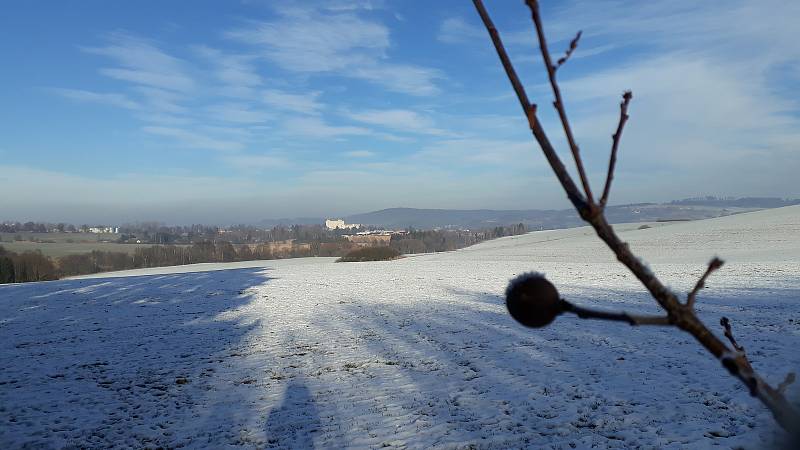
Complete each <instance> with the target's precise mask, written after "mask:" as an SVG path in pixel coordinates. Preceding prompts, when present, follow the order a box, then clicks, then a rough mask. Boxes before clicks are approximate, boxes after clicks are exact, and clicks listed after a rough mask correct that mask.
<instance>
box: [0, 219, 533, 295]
mask: <svg viewBox="0 0 800 450" xmlns="http://www.w3.org/2000/svg"><path fill="white" fill-rule="evenodd" d="M303 229H305V230H310V231H308V232H307V233H303V231H302V230H303ZM289 230H291V229H289ZM287 231H288V230H287ZM314 231H315V230H314V229H313V228H311V227H302V228H301V227H297V228H295V229H294V230H291V231H288V232H290V233H292V234H295V235H297V234H300V235H301V236H302V237H303V238H305V239H304V240H307V241H311V242H305V243H291V244H287V245H285V246H284V247H280V248H276V247H274V246H272V245H270V244H269V243H260V244H233V243H231V242H229V241H220V240H217V241H211V240H203V241H199V242H195V243H193V244H191V245H153V246H149V247H138V248H136V249H135V250H134V251H133V253H125V252H106V251H100V250H94V251H92V252H88V253H81V254H72V255H65V256H60V257H56V258H53V257H49V256H46V255H44V254H42V252H41V251H38V250H35V251H25V252H22V253H15V252H11V251H8V250H6V249H4V248H3V247H2V246H0V283H24V282H29V281H49V280H57V279H59V278H61V277H70V276H76V275H88V274H93V273H99V272H110V271H117V270H129V269H141V268H150V267H164V266H176V265H184V264H195V263H223V262H235V261H252V260H267V259H281V258H299V257H308V256H335V257H341V256H344V255H346V254H347V253H348V252H350V251H352V250H355V249H357V248H360V247H361V246H360V245H359V244H355V243H352V242H349V241H347V240H346V239H343V238H340V237H339V238H331V237H330V236H329V235H326V234H324V233H319V234H316V235H315V233H314ZM320 231H321V230H320ZM526 231H527V229H526V228H525V226H524V225H523V224H517V225H513V226H509V227H495V228H491V229H485V230H480V231H466V230H425V231H418V230H408V231H407V232H406V233H405V234H398V235H394V236H392V239H391V242H390V244H389V247H391V248H392V249H394V250H396V251H397V252H398V253H401V254H408V253H429V252H443V251H449V250H456V249H459V248H464V247H467V246H470V245H473V244H476V243H478V242H481V241H485V240H488V239H494V238H497V237H502V236H511V235H515V234H522V233H525V232H526Z"/></svg>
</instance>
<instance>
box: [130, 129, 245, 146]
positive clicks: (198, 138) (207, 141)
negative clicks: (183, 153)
mask: <svg viewBox="0 0 800 450" xmlns="http://www.w3.org/2000/svg"><path fill="white" fill-rule="evenodd" d="M142 131H144V132H145V133H149V134H153V135H157V136H163V137H167V138H170V139H173V140H174V141H175V142H177V143H179V144H181V145H183V146H186V147H189V148H200V149H208V150H219V151H235V150H242V149H243V148H244V144H242V142H240V141H238V140H233V139H231V140H227V139H217V138H214V137H211V136H208V135H206V134H203V133H198V132H194V131H190V130H186V129H183V128H175V127H160V126H146V127H143V128H142Z"/></svg>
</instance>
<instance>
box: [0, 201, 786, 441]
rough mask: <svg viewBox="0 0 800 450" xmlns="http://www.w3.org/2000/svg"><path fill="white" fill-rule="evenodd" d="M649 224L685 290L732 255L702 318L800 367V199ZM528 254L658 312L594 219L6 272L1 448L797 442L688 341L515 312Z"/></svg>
mask: <svg viewBox="0 0 800 450" xmlns="http://www.w3.org/2000/svg"><path fill="white" fill-rule="evenodd" d="M640 225H641V224H635V225H634V224H632V225H619V226H617V229H618V230H620V232H621V236H622V237H623V239H624V240H626V241H628V242H629V243H630V245H631V247H632V248H633V250H634V251H635V252H637V253H639V254H640V256H642V257H644V259H645V260H647V261H648V262H649V263H650V265H651V267H652V268H653V270H654V271H655V272H656V273H657V274H658V275H659V276H660V277H661V278H662V279H663V280H664V281H665V282H667V283H668V284H669V285H670V286H672V287H673V289H675V290H676V291H677V292H686V291H688V290H689V289H690V288H691V286H692V285H693V284H694V282H695V281H696V279H697V277H698V276H699V275H700V274H701V273H702V271H703V269H704V265H705V263H706V262H707V260H708V259H710V258H711V257H712V256H713V255H715V254H716V255H719V256H720V257H722V258H724V259H726V260H727V261H728V264H727V265H726V266H725V267H724V268H723V269H722V270H720V271H719V272H718V273H716V274H714V276H713V277H712V279H711V280H710V282H709V283H708V288H707V289H705V290H703V291H702V293H701V295H700V297H699V298H698V309H699V312H700V314H701V316H702V317H703V319H705V320H706V321H707V323H709V324H715V323H717V322H718V320H719V318H720V317H721V316H722V315H725V316H728V317H729V318H730V319H731V320H732V322H733V326H734V332H735V334H736V335H737V338H738V340H739V341H740V342H741V343H742V344H743V345H744V346H745V347H746V348H747V350H748V352H749V355H750V357H751V359H752V361H753V363H754V365H755V366H756V367H757V368H758V369H759V370H760V371H761V372H762V374H763V375H765V376H766V377H767V378H768V379H769V380H772V381H776V380H780V379H782V378H783V376H784V375H785V373H786V372H787V371H788V370H794V371H800V352H797V348H798V347H800V207H788V208H780V209H775V210H767V211H760V212H756V213H747V214H741V215H737V216H730V217H724V218H719V219H710V220H705V221H698V222H687V223H673V224H666V225H664V224H653V227H652V228H649V229H642V230H640V229H638V227H639V226H640ZM225 268H227V269H228V270H219V269H225ZM530 270H537V271H542V272H545V273H546V274H547V276H548V277H549V278H550V279H551V280H552V281H553V282H554V283H555V284H556V286H558V287H559V290H560V291H561V293H562V295H564V296H565V297H567V298H569V299H570V300H572V301H575V302H577V303H582V304H592V305H595V306H598V307H607V308H609V309H614V310H616V309H623V308H624V309H626V310H629V311H636V312H656V311H657V309H656V307H655V306H654V302H653V301H652V300H651V299H650V298H649V297H648V295H646V293H645V292H644V290H643V289H642V288H641V286H640V285H639V284H638V283H637V282H636V280H634V279H633V278H632V276H630V275H629V274H627V273H626V272H625V270H624V269H623V268H622V267H621V266H619V264H618V263H616V262H615V261H614V259H613V257H612V256H611V254H610V252H609V251H608V250H607V249H605V248H604V247H603V246H602V244H601V243H599V241H597V239H596V238H595V237H594V236H593V235H592V234H591V230H588V229H586V228H580V229H570V230H556V231H546V232H536V233H530V234H527V235H524V236H515V237H510V238H503V239H498V240H495V241H490V242H486V243H483V244H480V245H477V246H474V247H471V248H468V249H464V250H460V251H457V252H451V253H443V254H435V255H421V256H414V257H408V258H404V259H401V260H397V261H391V262H376V263H351V264H336V263H334V262H333V259H332V258H309V259H297V260H283V261H264V262H255V263H246V264H239V265H198V266H184V267H178V268H161V269H151V270H147V271H132V272H128V273H116V274H103V275H102V276H98V277H95V278H87V279H76V280H65V281H58V282H49V283H34V284H26V285H11V286H0V448H18V447H24V446H26V445H27V446H29V447H32V448H40V447H43V448H61V447H75V448H80V447H89V448H106V447H132V448H143V447H151V448H156V447H159V446H162V447H178V446H182V447H189V448H225V447H244V448H303V447H317V448H343V447H357V448H377V447H390V448H520V447H531V448H553V449H556V448H559V449H560V448H564V449H567V448H591V447H593V446H595V447H599V448H693V449H702V448H731V447H737V446H743V447H745V448H754V449H755V448H763V447H764V446H765V445H767V444H768V443H769V442H771V441H772V440H773V439H774V438H775V437H776V436H780V433H779V432H778V430H776V428H775V426H774V425H773V423H772V420H771V418H770V417H769V414H768V413H767V412H766V410H765V409H764V408H763V407H762V406H761V405H760V404H759V403H758V402H757V401H755V400H753V399H752V398H750V397H749V395H748V394H747V392H746V391H745V389H743V388H742V387H741V386H740V385H739V384H738V382H736V381H735V380H733V379H732V378H731V377H730V376H729V375H727V374H726V372H725V371H724V369H723V368H722V367H721V366H720V365H719V363H717V362H715V361H713V360H711V359H710V358H709V357H708V356H706V354H705V352H704V351H703V350H702V349H701V348H700V347H699V346H698V345H697V344H696V343H695V342H694V341H693V340H692V339H691V338H690V337H689V336H686V335H683V334H680V333H678V332H677V331H674V330H671V329H662V328H657V327H653V328H631V327H627V326H621V325H616V324H611V323H607V322H590V321H581V320H579V319H574V318H571V317H561V318H559V319H558V320H557V321H556V322H555V323H554V324H553V325H552V326H551V327H549V328H546V329H543V330H529V329H525V328H523V327H521V326H519V325H517V324H516V323H514V322H513V321H512V319H511V318H510V317H509V316H508V314H507V313H506V311H505V307H504V305H503V298H502V293H503V291H504V289H505V286H506V283H507V281H508V279H509V278H510V277H512V276H514V275H516V274H519V273H521V272H524V271H530ZM799 392H800V387H798V386H796V385H795V386H792V388H790V394H791V396H792V397H793V398H795V399H797V398H798V393H799ZM470 446H471V447H470Z"/></svg>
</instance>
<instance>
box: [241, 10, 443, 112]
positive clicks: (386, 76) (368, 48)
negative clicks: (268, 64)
mask: <svg viewBox="0 0 800 450" xmlns="http://www.w3.org/2000/svg"><path fill="white" fill-rule="evenodd" d="M278 14H279V17H278V18H277V19H276V20H272V21H261V22H250V23H249V24H247V25H245V26H243V27H240V28H238V29H235V30H231V31H228V32H227V33H226V36H227V37H228V38H230V39H233V40H236V41H239V42H243V43H246V44H249V45H252V46H254V47H255V48H256V51H258V52H260V53H261V54H262V55H263V56H264V57H266V58H267V59H269V60H270V61H272V62H274V63H275V64H277V65H278V66H279V67H281V68H283V69H284V70H287V71H291V72H300V73H334V74H337V75H339V76H343V77H350V78H357V79H362V80H366V81H369V82H371V83H374V84H377V85H380V86H382V87H384V88H386V89H388V90H390V91H395V92H401V93H406V94H411V95H419V96H422V95H433V94H436V93H438V92H439V91H440V89H439V87H438V86H437V84H436V80H437V79H441V78H443V77H444V75H443V74H442V73H441V72H440V71H439V70H437V69H432V68H426V67H421V66H416V65H412V64H402V63H394V62H387V61H386V56H387V52H388V50H389V47H390V44H391V40H390V34H389V29H388V28H387V27H386V26H385V25H383V24H381V23H378V22H373V21H369V20H366V19H363V18H361V17H359V16H358V15H357V14H355V13H353V12H352V11H348V10H345V11H340V12H336V13H332V14H326V15H322V14H319V12H318V11H315V10H312V9H302V8H284V9H283V10H279V11H278Z"/></svg>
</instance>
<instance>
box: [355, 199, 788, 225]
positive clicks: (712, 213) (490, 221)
mask: <svg viewBox="0 0 800 450" xmlns="http://www.w3.org/2000/svg"><path fill="white" fill-rule="evenodd" d="M797 204H800V200H784V199H779V198H755V197H750V198H741V199H719V198H716V197H706V198H698V199H685V200H676V201H673V202H670V203H636V204H631V205H619V206H609V207H608V208H607V210H606V215H607V216H608V219H609V221H610V222H611V223H623V222H657V221H673V220H698V219H708V218H712V217H720V216H727V215H731V214H737V213H741V212H747V211H754V210H758V209H767V208H776V207H782V206H789V205H797ZM345 221H347V222H348V223H361V224H365V225H372V226H376V227H382V228H389V229H404V228H409V227H413V228H418V229H431V228H459V229H479V228H487V227H495V226H500V225H511V224H517V223H523V224H525V225H527V226H528V227H529V228H530V229H556V228H569V227H575V226H581V225H583V221H581V220H580V218H579V217H578V215H577V213H576V212H575V211H574V210H572V209H564V210H544V209H529V210H490V209H474V210H455V209H417V208H389V209H382V210H380V211H374V212H368V213H364V214H355V215H351V216H347V217H345Z"/></svg>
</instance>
